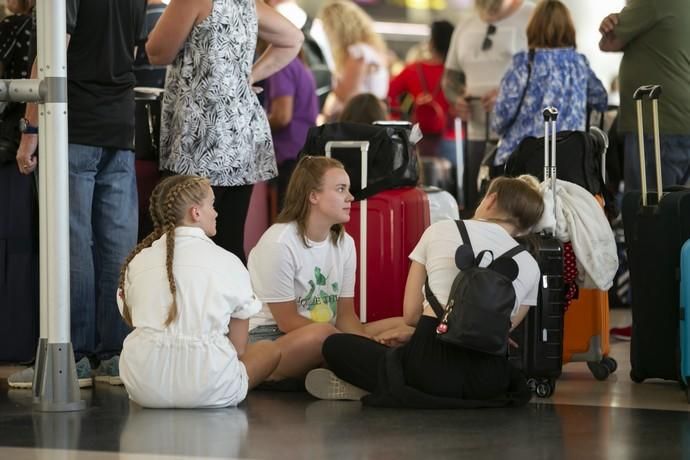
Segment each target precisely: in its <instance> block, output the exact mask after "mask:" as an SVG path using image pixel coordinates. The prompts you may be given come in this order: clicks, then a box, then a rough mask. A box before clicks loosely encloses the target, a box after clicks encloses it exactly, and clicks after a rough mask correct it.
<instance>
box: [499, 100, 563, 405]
mask: <svg viewBox="0 0 690 460" xmlns="http://www.w3.org/2000/svg"><path fill="white" fill-rule="evenodd" d="M557 115H558V112H557V111H556V110H555V109H553V108H547V109H545V110H544V122H545V124H546V127H547V128H546V129H547V133H548V129H549V125H550V127H551V130H552V133H553V136H554V139H555V134H556V117H557ZM547 138H548V136H547ZM552 146H553V150H551V155H550V162H551V166H548V165H544V172H545V175H546V177H547V178H550V179H551V180H552V184H551V187H552V188H551V190H555V186H556V183H555V180H556V166H555V164H556V152H555V142H554V143H553V144H552ZM548 158H549V156H548V155H546V158H545V159H548ZM554 199H555V196H554ZM538 245H539V248H538V257H537V262H538V263H539V269H540V270H541V281H540V289H539V299H538V303H537V306H535V307H532V308H530V311H529V313H528V314H527V316H526V317H525V319H524V320H523V321H522V323H520V325H519V326H518V327H517V328H515V330H514V331H513V332H512V333H511V338H512V339H513V340H514V341H515V342H516V343H517V344H518V348H513V347H511V348H510V354H509V359H510V361H511V362H512V363H513V365H515V366H516V367H518V368H520V369H522V371H523V372H524V373H525V375H526V376H527V378H528V382H529V385H530V387H531V388H532V389H533V390H534V392H535V393H536V395H537V396H539V397H542V398H545V397H549V396H551V395H552V394H553V392H554V389H555V387H556V379H557V378H558V377H559V376H560V375H561V369H562V367H563V315H564V307H565V288H564V283H563V246H562V245H561V243H560V241H559V240H558V239H557V238H556V237H555V235H550V234H542V235H540V236H539V242H538Z"/></svg>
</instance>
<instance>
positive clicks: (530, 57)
mask: <svg viewBox="0 0 690 460" xmlns="http://www.w3.org/2000/svg"><path fill="white" fill-rule="evenodd" d="M533 62H534V48H530V50H529V51H528V53H527V81H526V82H525V87H524V88H523V89H522V95H521V96H520V102H518V106H517V109H515V113H514V114H513V118H511V119H510V122H509V123H508V124H507V125H506V129H505V132H507V131H508V130H509V129H510V127H511V126H513V124H514V123H515V120H517V117H518V115H520V108H522V102H523V101H524V100H525V95H526V94H527V87H528V86H529V80H530V77H531V76H532V63H533Z"/></svg>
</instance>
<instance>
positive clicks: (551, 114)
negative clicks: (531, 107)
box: [542, 107, 558, 237]
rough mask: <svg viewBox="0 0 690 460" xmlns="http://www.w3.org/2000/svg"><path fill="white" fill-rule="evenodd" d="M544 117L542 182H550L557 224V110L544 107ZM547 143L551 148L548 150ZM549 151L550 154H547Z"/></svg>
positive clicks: (554, 231)
mask: <svg viewBox="0 0 690 460" xmlns="http://www.w3.org/2000/svg"><path fill="white" fill-rule="evenodd" d="M542 114H543V115H544V180H545V181H546V180H550V181H551V192H552V193H553V217H554V222H557V221H558V219H557V215H556V119H557V118H558V109H557V108H556V107H546V108H545V109H544V111H543V112H542ZM549 127H550V128H551V129H550V131H551V139H549ZM549 141H550V143H551V148H550V149H549ZM549 151H550V154H549ZM557 228H558V225H554V228H553V236H554V237H555V236H556V229H557Z"/></svg>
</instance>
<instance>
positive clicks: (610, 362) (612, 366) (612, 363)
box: [601, 356, 618, 374]
mask: <svg viewBox="0 0 690 460" xmlns="http://www.w3.org/2000/svg"><path fill="white" fill-rule="evenodd" d="M601 362H602V363H604V366H607V367H608V368H609V371H611V373H612V374H613V373H614V372H616V370H618V361H616V360H615V359H613V358H611V357H610V356H604V359H602V360H601Z"/></svg>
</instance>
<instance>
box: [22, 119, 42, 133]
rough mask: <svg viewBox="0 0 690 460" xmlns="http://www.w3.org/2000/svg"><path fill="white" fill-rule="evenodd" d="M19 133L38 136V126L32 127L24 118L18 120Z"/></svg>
mask: <svg viewBox="0 0 690 460" xmlns="http://www.w3.org/2000/svg"><path fill="white" fill-rule="evenodd" d="M19 132H21V133H23V134H38V126H34V125H32V124H31V123H29V120H27V119H26V118H20V119H19Z"/></svg>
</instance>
